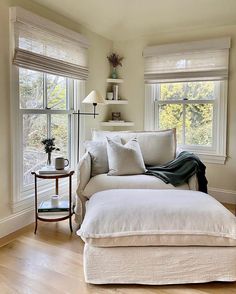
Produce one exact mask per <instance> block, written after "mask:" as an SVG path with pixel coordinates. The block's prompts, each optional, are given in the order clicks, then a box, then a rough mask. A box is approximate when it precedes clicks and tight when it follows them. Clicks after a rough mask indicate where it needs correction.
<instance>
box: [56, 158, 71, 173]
mask: <svg viewBox="0 0 236 294" xmlns="http://www.w3.org/2000/svg"><path fill="white" fill-rule="evenodd" d="M68 165H69V160H68V159H66V158H64V157H56V158H55V169H58V170H62V169H64V168H65V167H67V166H68Z"/></svg>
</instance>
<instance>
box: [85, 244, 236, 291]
mask: <svg viewBox="0 0 236 294" xmlns="http://www.w3.org/2000/svg"><path fill="white" fill-rule="evenodd" d="M235 265H236V247H204V246H189V247H184V246H183V247H171V246H162V247H155V246H148V247H112V248H102V247H95V246H91V245H89V244H85V247H84V274H85V281H86V282H87V283H91V284H108V283H112V284H119V283H120V284H121V283H122V284H149V285H164V284H186V283H206V282H211V281H222V282H223V281H225V282H226V281H228V282H230V281H235V280H236V266H235ZM134 292H135V291H134ZM141 292H142V291H141ZM180 292H181V291H180Z"/></svg>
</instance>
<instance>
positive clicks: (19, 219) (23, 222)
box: [0, 208, 34, 238]
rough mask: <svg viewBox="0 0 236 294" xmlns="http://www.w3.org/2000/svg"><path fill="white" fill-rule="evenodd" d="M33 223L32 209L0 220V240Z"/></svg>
mask: <svg viewBox="0 0 236 294" xmlns="http://www.w3.org/2000/svg"><path fill="white" fill-rule="evenodd" d="M33 222H34V209H33V208H29V209H27V210H23V211H21V212H17V213H14V214H11V215H9V216H7V217H5V218H3V219H1V220H0V238H2V237H4V236H6V235H9V234H11V233H13V232H15V231H17V230H19V229H22V228H23V227H25V226H27V225H29V224H31V223H33Z"/></svg>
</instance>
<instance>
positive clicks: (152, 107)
mask: <svg viewBox="0 0 236 294" xmlns="http://www.w3.org/2000/svg"><path fill="white" fill-rule="evenodd" d="M183 82H188V80H185V81H183ZM217 82H218V85H219V86H218V90H217V93H216V96H217V97H216V99H214V101H213V102H212V103H213V106H214V107H213V144H212V147H206V146H196V145H195V146H190V145H178V150H179V151H180V150H188V151H191V152H195V153H196V154H197V155H198V156H199V157H200V158H201V159H202V160H203V161H204V162H205V163H217V164H224V163H225V160H226V157H227V156H226V126H227V88H228V82H227V81H226V80H221V81H217ZM158 85H160V83H148V84H146V85H145V122H144V125H145V130H158V123H157V122H158V117H157V116H158V106H157V105H158V104H167V103H164V102H165V101H163V100H158V99H157V98H158V97H157V96H158ZM202 101H204V100H191V102H190V100H186V101H185V100H178V101H177V100H174V102H172V101H171V102H170V101H168V103H169V104H171V103H172V104H175V103H178V104H190V103H191V104H197V103H202ZM208 101H209V100H208Z"/></svg>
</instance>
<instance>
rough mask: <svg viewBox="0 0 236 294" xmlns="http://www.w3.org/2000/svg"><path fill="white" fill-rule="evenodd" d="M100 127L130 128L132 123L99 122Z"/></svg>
mask: <svg viewBox="0 0 236 294" xmlns="http://www.w3.org/2000/svg"><path fill="white" fill-rule="evenodd" d="M101 126H103V127H132V126H134V123H133V122H132V121H125V122H113V121H112V122H110V121H104V122H101Z"/></svg>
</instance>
